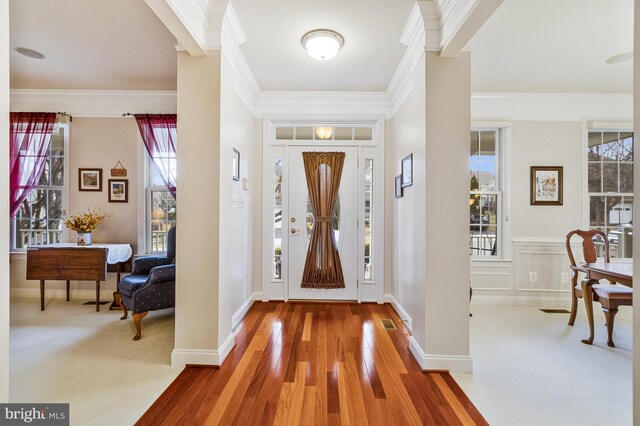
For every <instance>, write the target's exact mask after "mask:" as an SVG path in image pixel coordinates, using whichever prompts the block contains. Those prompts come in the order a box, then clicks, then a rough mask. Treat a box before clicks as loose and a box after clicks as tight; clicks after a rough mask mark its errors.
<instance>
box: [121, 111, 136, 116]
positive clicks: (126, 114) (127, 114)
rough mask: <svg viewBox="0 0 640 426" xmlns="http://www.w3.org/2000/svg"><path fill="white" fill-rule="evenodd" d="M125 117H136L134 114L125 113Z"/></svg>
mask: <svg viewBox="0 0 640 426" xmlns="http://www.w3.org/2000/svg"><path fill="white" fill-rule="evenodd" d="M122 116H123V117H134V115H133V114H131V113H130V112H125V113H123V114H122Z"/></svg>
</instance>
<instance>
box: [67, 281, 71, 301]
mask: <svg viewBox="0 0 640 426" xmlns="http://www.w3.org/2000/svg"><path fill="white" fill-rule="evenodd" d="M70 288H71V281H69V280H67V302H68V301H69V290H70Z"/></svg>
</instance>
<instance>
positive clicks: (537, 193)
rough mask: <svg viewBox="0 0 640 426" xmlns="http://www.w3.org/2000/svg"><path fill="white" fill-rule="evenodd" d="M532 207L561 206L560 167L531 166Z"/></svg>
mask: <svg viewBox="0 0 640 426" xmlns="http://www.w3.org/2000/svg"><path fill="white" fill-rule="evenodd" d="M530 185H531V188H530V195H531V203H530V204H531V205H532V206H561V205H562V166H553V167H550V166H531V182H530Z"/></svg>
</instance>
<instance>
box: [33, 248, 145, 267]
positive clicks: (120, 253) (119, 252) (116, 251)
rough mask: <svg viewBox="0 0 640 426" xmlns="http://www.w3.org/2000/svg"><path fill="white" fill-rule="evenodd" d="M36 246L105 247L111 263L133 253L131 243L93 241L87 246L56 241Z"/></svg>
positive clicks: (122, 259)
mask: <svg viewBox="0 0 640 426" xmlns="http://www.w3.org/2000/svg"><path fill="white" fill-rule="evenodd" d="M38 247H64V248H77V249H79V250H82V249H83V248H107V249H109V251H108V252H107V263H108V264H110V265H113V264H115V263H120V262H124V261H126V260H128V259H129V258H130V257H131V254H133V249H132V248H131V244H100V243H94V244H91V245H88V246H79V245H77V244H76V243H56V244H48V245H46V246H38Z"/></svg>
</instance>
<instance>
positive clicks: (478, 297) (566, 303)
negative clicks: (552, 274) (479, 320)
mask: <svg viewBox="0 0 640 426" xmlns="http://www.w3.org/2000/svg"><path fill="white" fill-rule="evenodd" d="M474 306H523V307H531V308H567V307H570V306H571V300H570V296H569V297H568V296H567V295H565V294H562V295H558V296H537V295H535V294H530V295H526V296H512V295H484V294H476V292H475V291H474V293H473V297H472V298H471V311H472V313H473V307H474Z"/></svg>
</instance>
